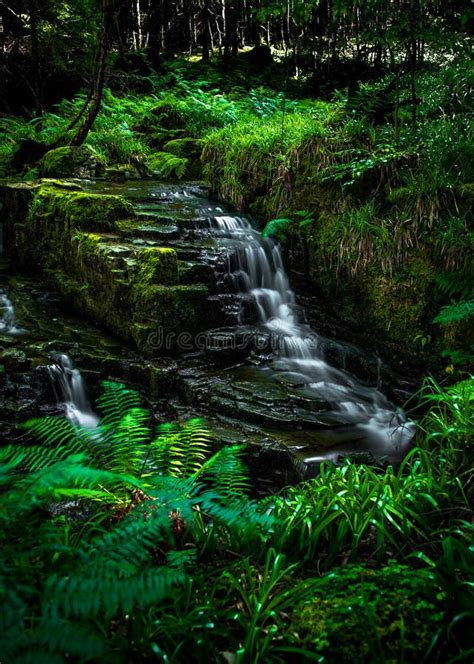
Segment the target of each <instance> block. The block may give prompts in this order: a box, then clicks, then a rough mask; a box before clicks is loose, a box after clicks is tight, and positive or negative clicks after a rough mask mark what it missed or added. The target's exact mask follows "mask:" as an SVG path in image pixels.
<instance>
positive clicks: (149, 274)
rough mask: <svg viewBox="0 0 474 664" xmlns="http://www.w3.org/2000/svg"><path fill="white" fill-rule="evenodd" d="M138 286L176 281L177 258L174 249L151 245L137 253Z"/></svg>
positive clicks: (169, 283)
mask: <svg viewBox="0 0 474 664" xmlns="http://www.w3.org/2000/svg"><path fill="white" fill-rule="evenodd" d="M137 260H138V275H137V277H136V280H137V286H136V287H138V288H140V287H142V286H150V285H153V284H163V285H172V284H176V283H177V282H178V258H177V255H176V251H175V250H174V249H168V248H161V247H152V248H151V249H145V250H144V251H141V252H140V253H139V254H138V257H137Z"/></svg>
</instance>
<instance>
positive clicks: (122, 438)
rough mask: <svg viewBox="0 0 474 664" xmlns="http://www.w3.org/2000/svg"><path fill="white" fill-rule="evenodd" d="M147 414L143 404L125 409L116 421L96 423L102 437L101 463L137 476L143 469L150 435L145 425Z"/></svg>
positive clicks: (118, 471) (109, 467)
mask: <svg viewBox="0 0 474 664" xmlns="http://www.w3.org/2000/svg"><path fill="white" fill-rule="evenodd" d="M149 417H150V414H149V412H148V411H147V410H144V409H143V408H133V409H131V410H129V411H128V412H127V413H126V414H125V415H124V416H123V417H122V418H121V419H120V420H119V422H117V423H116V424H113V425H111V424H108V425H107V424H105V425H102V424H101V425H100V426H99V431H100V433H101V434H102V437H103V439H104V451H103V455H102V458H101V463H102V464H103V465H104V467H105V468H107V469H108V470H111V471H113V472H116V473H127V474H132V475H135V476H136V477H138V476H139V475H140V473H141V472H142V470H143V465H144V461H145V458H146V448H147V445H148V443H149V440H150V437H151V431H150V429H149V427H148V425H147V422H148V419H149Z"/></svg>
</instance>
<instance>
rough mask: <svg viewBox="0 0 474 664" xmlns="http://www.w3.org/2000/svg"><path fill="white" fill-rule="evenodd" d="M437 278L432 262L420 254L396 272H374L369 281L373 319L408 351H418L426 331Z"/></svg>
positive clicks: (369, 311)
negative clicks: (390, 273)
mask: <svg viewBox="0 0 474 664" xmlns="http://www.w3.org/2000/svg"><path fill="white" fill-rule="evenodd" d="M434 277H435V270H434V268H433V265H432V264H431V262H430V261H429V260H428V259H427V258H425V257H423V256H421V255H418V256H416V257H413V258H411V259H410V260H409V262H408V263H407V265H406V267H405V268H404V269H401V270H399V271H398V272H396V273H395V275H393V276H391V275H389V274H383V273H380V272H375V271H374V272H373V273H372V275H371V276H370V277H369V278H368V280H367V281H366V286H367V313H368V315H369V316H370V319H371V320H372V321H373V322H374V323H375V325H376V327H377V328H378V329H379V330H380V332H381V333H382V334H384V335H385V336H386V337H387V338H388V339H389V340H390V341H399V342H401V341H403V343H404V345H405V348H406V350H411V351H412V352H416V350H417V349H419V343H418V341H417V339H418V338H421V337H423V336H424V334H426V332H424V330H426V324H427V322H428V321H430V320H431V318H432V315H431V316H430V312H429V302H430V299H431V292H432V290H433V286H434Z"/></svg>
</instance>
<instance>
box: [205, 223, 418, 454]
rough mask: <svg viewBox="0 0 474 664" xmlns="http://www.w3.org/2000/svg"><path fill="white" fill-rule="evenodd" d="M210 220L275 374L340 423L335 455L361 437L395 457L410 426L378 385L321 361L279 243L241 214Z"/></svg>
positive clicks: (405, 441) (371, 446)
mask: <svg viewBox="0 0 474 664" xmlns="http://www.w3.org/2000/svg"><path fill="white" fill-rule="evenodd" d="M213 224H214V225H215V233H216V235H217V236H218V237H219V238H221V239H222V240H223V242H224V243H229V244H230V249H229V258H228V265H229V267H228V269H229V273H230V274H231V276H232V280H233V283H234V287H235V289H236V291H238V292H241V293H247V294H249V295H250V297H251V300H252V302H253V304H254V307H255V311H256V315H257V317H258V320H259V323H260V325H261V327H262V328H263V329H264V330H265V331H266V332H268V333H271V334H272V337H273V347H274V348H275V347H276V349H277V350H276V351H275V361H274V363H273V370H274V372H275V374H274V375H275V377H276V378H277V379H279V380H281V381H284V382H286V383H287V384H292V385H293V386H295V388H296V390H299V391H301V392H302V393H304V394H305V395H306V396H309V397H310V398H311V397H314V399H315V400H317V399H321V400H324V402H326V403H329V405H330V413H329V416H330V417H331V418H333V420H334V422H335V424H337V425H343V426H342V427H341V428H340V429H338V438H337V437H336V441H337V442H336V446H335V447H334V449H333V456H334V457H337V455H338V454H339V453H341V452H344V451H345V447H344V442H345V441H347V440H351V441H354V440H357V439H360V441H361V443H362V445H361V448H362V449H363V448H364V445H363V443H364V442H365V443H367V444H368V449H370V450H371V451H372V452H374V453H378V454H380V453H381V454H386V455H387V456H388V458H389V459H391V458H397V457H399V456H400V453H401V452H402V450H403V449H404V448H405V447H406V446H407V444H408V442H409V440H410V438H411V437H412V433H413V427H414V425H413V424H412V423H409V422H408V423H407V422H406V418H405V416H404V414H403V412H401V411H400V410H398V409H396V407H395V406H394V405H393V404H392V403H391V402H390V401H389V400H388V399H387V398H386V397H385V396H384V395H383V394H382V393H381V392H380V391H378V389H376V388H370V387H367V386H365V385H362V384H360V383H359V382H358V381H357V380H356V379H355V378H354V377H352V376H351V375H350V374H348V373H346V372H345V371H342V370H339V369H337V368H335V367H332V366H330V365H329V364H327V363H326V362H325V361H324V358H323V356H322V354H321V352H320V351H319V339H318V335H317V334H316V333H315V332H314V331H313V330H312V329H311V328H310V327H309V326H308V325H305V324H303V323H302V322H301V321H300V317H299V314H298V307H297V306H296V304H295V295H294V293H293V291H292V290H291V288H290V284H289V280H288V276H287V274H286V272H285V269H284V266H283V261H282V256H281V252H280V248H279V246H278V245H277V244H275V243H274V242H273V241H272V240H271V239H270V238H263V237H262V236H261V235H260V233H258V231H256V230H255V229H253V228H252V226H251V224H250V222H249V221H248V220H247V219H246V218H244V217H234V216H228V215H222V216H218V217H215V221H214V222H213ZM326 415H327V413H326ZM344 425H345V426H344ZM325 458H328V456H327V454H326V455H325ZM318 460H319V459H318V458H317V457H314V458H312V459H307V460H306V461H307V462H315V461H318Z"/></svg>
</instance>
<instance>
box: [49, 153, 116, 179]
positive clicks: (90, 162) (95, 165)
mask: <svg viewBox="0 0 474 664" xmlns="http://www.w3.org/2000/svg"><path fill="white" fill-rule="evenodd" d="M38 166H39V175H40V177H50V178H64V177H78V178H87V177H97V176H99V175H102V174H103V173H104V169H105V162H104V160H103V159H102V158H101V157H100V156H99V155H98V154H97V152H96V151H95V150H93V149H92V148H91V147H90V146H89V145H81V146H65V147H62V148H56V149H55V150H50V151H49V152H47V153H46V154H45V155H44V157H43V158H42V159H41V161H40V162H39V164H38Z"/></svg>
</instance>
